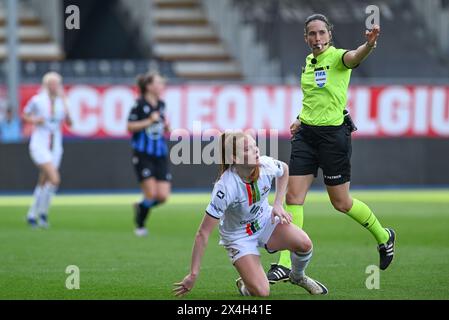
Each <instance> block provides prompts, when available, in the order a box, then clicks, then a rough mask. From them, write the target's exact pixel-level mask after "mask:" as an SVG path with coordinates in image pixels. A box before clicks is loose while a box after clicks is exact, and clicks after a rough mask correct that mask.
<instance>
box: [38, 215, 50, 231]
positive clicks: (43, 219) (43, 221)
mask: <svg viewBox="0 0 449 320" xmlns="http://www.w3.org/2000/svg"><path fill="white" fill-rule="evenodd" d="M49 226H50V225H49V224H48V216H47V215H46V214H41V215H39V227H41V228H43V229H48V228H49Z"/></svg>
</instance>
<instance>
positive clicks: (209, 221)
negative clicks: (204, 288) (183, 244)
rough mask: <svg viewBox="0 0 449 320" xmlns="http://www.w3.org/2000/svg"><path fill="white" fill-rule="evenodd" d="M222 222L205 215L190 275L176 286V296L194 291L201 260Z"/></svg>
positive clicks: (198, 234) (193, 254)
mask: <svg viewBox="0 0 449 320" xmlns="http://www.w3.org/2000/svg"><path fill="white" fill-rule="evenodd" d="M219 221H220V220H218V219H215V218H212V217H211V216H209V215H208V214H206V215H204V218H203V222H201V225H200V228H199V229H198V232H197V234H196V237H195V243H194V245H193V250H192V264H191V267H190V273H189V274H188V275H187V276H185V277H184V279H183V280H182V281H181V282H178V283H175V284H174V289H173V292H174V293H175V295H176V296H183V295H185V294H186V293H188V292H189V291H190V290H192V288H193V286H194V285H195V281H196V279H197V278H198V274H199V273H200V266H201V259H202V258H203V254H204V251H205V250H206V246H207V243H208V241H209V236H210V233H211V232H212V230H213V229H214V228H215V226H216V225H217V224H218V222H219Z"/></svg>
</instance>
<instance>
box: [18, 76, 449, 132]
mask: <svg viewBox="0 0 449 320" xmlns="http://www.w3.org/2000/svg"><path fill="white" fill-rule="evenodd" d="M38 90H39V87H38V86H22V87H21V91H20V96H21V110H23V108H24V106H25V105H26V103H27V102H28V100H29V99H30V98H31V97H32V95H34V94H35V93H36V92H37V91H38ZM66 92H67V97H68V100H69V104H70V113H71V116H72V118H73V122H74V125H73V127H72V128H64V132H65V135H66V136H75V137H82V138H125V137H128V133H127V132H126V121H127V117H128V113H129V110H130V108H131V107H132V105H133V102H134V100H135V98H136V90H135V88H133V87H128V86H86V85H73V86H67V87H66ZM164 99H165V101H166V104H167V111H168V118H169V121H170V123H171V127H172V129H184V130H188V131H189V132H190V133H192V132H193V129H194V127H195V126H198V124H199V125H200V126H201V129H202V130H207V129H218V130H220V131H224V130H228V129H234V130H235V129H243V130H246V129H256V130H258V129H266V130H268V129H272V130H277V131H278V133H279V136H289V126H290V124H291V122H292V121H293V120H294V119H295V118H296V116H297V115H298V113H299V112H300V109H301V99H302V93H301V90H300V88H298V87H295V86H249V85H248V86H242V85H207V86H206V85H204V86H196V85H183V86H169V87H167V89H166V91H165V93H164ZM348 109H349V110H350V112H351V114H352V117H353V120H354V122H355V123H356V125H357V127H358V129H359V130H358V131H357V132H356V133H355V137H416V136H424V137H449V86H414V85H405V86H402V85H398V86H395V85H394V86H352V87H351V88H350V90H349V93H348ZM29 131H30V128H29V127H25V128H24V133H25V134H29Z"/></svg>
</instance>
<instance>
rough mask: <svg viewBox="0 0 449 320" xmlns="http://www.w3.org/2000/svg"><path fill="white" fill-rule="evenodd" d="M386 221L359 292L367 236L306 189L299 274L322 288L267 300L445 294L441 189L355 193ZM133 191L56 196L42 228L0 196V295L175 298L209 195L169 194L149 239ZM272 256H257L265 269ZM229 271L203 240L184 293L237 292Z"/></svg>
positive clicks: (448, 205)
mask: <svg viewBox="0 0 449 320" xmlns="http://www.w3.org/2000/svg"><path fill="white" fill-rule="evenodd" d="M353 196H354V197H357V198H358V199H360V200H363V201H365V202H366V203H368V204H369V205H370V207H371V208H372V209H373V211H374V212H375V213H376V215H377V217H378V218H379V219H380V220H381V222H382V223H383V224H384V225H385V226H391V227H393V228H394V229H395V230H396V232H397V239H398V240H397V245H396V257H395V260H394V261H393V264H392V265H391V266H390V268H389V269H388V270H386V271H383V272H380V289H378V290H376V289H373V290H368V289H367V288H366V286H365V281H366V279H367V277H368V276H369V274H367V273H366V268H367V266H369V265H373V264H374V265H377V263H378V253H377V251H376V243H375V241H374V238H372V236H371V235H370V234H369V233H368V232H367V231H366V230H364V229H363V228H361V227H360V226H359V225H358V224H357V223H355V222H354V221H352V220H351V219H350V218H348V217H344V216H343V214H340V213H337V212H336V211H335V210H334V209H333V208H332V207H331V205H330V203H329V201H328V198H327V195H326V194H325V193H321V192H312V193H310V194H309V196H308V198H307V201H306V206H305V225H304V229H305V231H306V232H307V233H308V234H309V235H310V237H311V239H312V241H313V242H314V248H315V249H314V257H313V259H312V262H311V264H310V266H309V268H308V274H309V275H311V276H312V277H316V278H317V279H319V280H320V281H321V282H323V283H325V284H326V285H327V286H328V288H329V291H330V292H329V295H328V296H326V297H314V296H310V295H309V294H308V293H306V292H305V291H304V290H303V289H302V288H300V287H296V286H294V285H291V284H289V283H281V284H276V285H274V286H272V287H271V296H270V299H299V300H306V299H449V276H448V274H449V191H448V190H423V191H420V190H414V191H379V192H376V191H358V192H354V193H353ZM138 199H139V195H137V194H133V195H92V196H57V197H56V198H55V200H54V203H53V207H52V209H51V212H50V223H51V228H50V229H49V230H31V229H29V228H28V227H27V225H26V224H25V214H26V211H27V209H28V205H29V202H30V201H31V198H30V197H13V196H10V197H8V196H4V197H0V299H164V300H165V299H175V298H174V297H173V296H172V292H171V290H172V283H174V282H177V281H180V280H181V279H182V278H183V277H184V276H185V275H186V273H187V272H188V271H189V266H190V255H191V248H192V243H193V239H194V235H195V231H196V230H197V228H198V224H199V222H200V221H201V219H202V217H203V213H204V209H205V207H206V205H207V203H208V200H209V195H208V194H174V195H173V196H172V197H171V198H170V201H169V202H168V203H167V204H166V205H164V206H162V207H160V208H158V209H156V210H154V212H153V213H152V216H151V217H150V221H149V229H150V235H149V236H148V237H147V238H143V239H141V238H136V237H135V236H134V234H133V232H132V231H133V225H132V210H131V203H133V202H134V201H136V200H138ZM277 257H278V256H277V255H269V254H268V253H266V252H263V253H262V261H263V264H264V266H265V268H267V267H268V266H269V263H270V262H275V261H277ZM69 265H76V266H78V267H79V269H80V289H79V290H68V289H66V287H65V282H66V278H67V277H68V274H66V273H65V270H66V267H67V266H69ZM236 277H237V273H236V271H235V270H234V268H233V267H232V265H231V264H230V262H229V261H228V258H227V255H226V253H225V251H224V249H223V248H222V247H220V246H219V245H218V233H217V232H216V231H215V232H214V233H213V235H212V236H211V238H210V241H209V246H208V248H207V250H206V253H205V256H204V259H203V264H202V270H201V274H200V276H199V278H198V281H197V283H196V286H195V288H194V290H193V291H192V292H191V293H190V295H188V296H187V297H186V298H184V299H253V298H241V297H240V296H239V295H238V293H237V290H236V287H235V283H234V280H235V278H236Z"/></svg>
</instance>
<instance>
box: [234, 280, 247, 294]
mask: <svg viewBox="0 0 449 320" xmlns="http://www.w3.org/2000/svg"><path fill="white" fill-rule="evenodd" d="M235 284H236V285H237V289H238V290H239V293H240V294H241V295H242V296H247V294H245V292H244V291H243V288H244V287H245V284H244V283H243V280H242V278H238V279H237V280H235Z"/></svg>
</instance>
